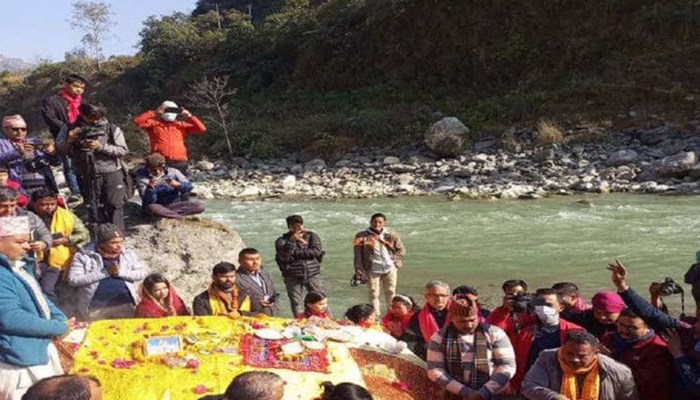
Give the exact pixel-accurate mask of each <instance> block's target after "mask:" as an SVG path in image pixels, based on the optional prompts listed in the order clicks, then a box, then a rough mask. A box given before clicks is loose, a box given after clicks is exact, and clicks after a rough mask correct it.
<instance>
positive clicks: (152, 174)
mask: <svg viewBox="0 0 700 400" xmlns="http://www.w3.org/2000/svg"><path fill="white" fill-rule="evenodd" d="M136 179H137V181H138V189H139V195H140V196H141V208H142V209H143V211H144V212H146V213H147V214H149V215H154V216H156V217H161V218H174V219H181V218H184V217H186V216H188V215H194V214H201V213H203V212H204V204H202V203H200V202H198V201H190V200H184V198H185V197H186V196H185V195H186V194H188V193H189V192H190V191H191V190H192V184H191V183H190V182H189V181H188V180H187V178H186V177H185V175H183V174H182V172H180V171H179V170H177V169H175V168H168V167H166V164H165V157H163V156H162V155H160V154H158V153H153V154H151V155H149V156H147V157H146V165H145V166H143V167H141V168H139V169H138V170H137V171H136Z"/></svg>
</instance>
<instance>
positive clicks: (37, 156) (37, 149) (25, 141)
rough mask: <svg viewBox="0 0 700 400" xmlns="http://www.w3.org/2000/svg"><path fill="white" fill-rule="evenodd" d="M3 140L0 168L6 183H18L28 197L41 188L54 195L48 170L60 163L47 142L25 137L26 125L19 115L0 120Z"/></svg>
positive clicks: (54, 151)
mask: <svg viewBox="0 0 700 400" xmlns="http://www.w3.org/2000/svg"><path fill="white" fill-rule="evenodd" d="M2 129H3V132H4V133H5V137H4V138H2V139H0V165H3V166H6V167H7V169H8V170H9V173H10V179H12V180H13V181H16V182H18V183H19V184H20V185H21V186H22V188H23V189H24V191H25V192H26V193H27V194H28V195H31V194H32V192H33V191H35V190H37V189H41V188H48V189H52V190H53V191H55V192H58V185H56V179H55V178H54V176H53V171H52V170H51V166H52V165H58V164H59V163H60V162H61V160H60V158H59V157H58V155H57V154H56V149H55V147H54V145H53V144H51V143H50V142H45V141H42V140H40V139H35V138H28V137H27V123H26V122H24V119H23V118H22V116H20V115H9V116H6V117H5V118H3V120H2Z"/></svg>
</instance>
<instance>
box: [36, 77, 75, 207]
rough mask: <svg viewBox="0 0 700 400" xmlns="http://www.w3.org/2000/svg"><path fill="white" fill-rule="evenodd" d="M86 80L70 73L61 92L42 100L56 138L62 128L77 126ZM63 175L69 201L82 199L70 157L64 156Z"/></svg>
mask: <svg viewBox="0 0 700 400" xmlns="http://www.w3.org/2000/svg"><path fill="white" fill-rule="evenodd" d="M85 84H86V80H85V78H83V77H82V76H80V75H77V74H70V75H68V76H67V77H66V79H65V80H64V81H63V88H62V89H61V91H60V92H58V93H56V94H53V95H51V96H48V97H46V98H45V99H44V100H43V101H42V102H41V116H42V117H43V118H44V121H45V122H46V125H48V127H49V132H51V135H53V138H54V140H55V139H56V138H57V137H58V133H59V132H61V130H66V131H70V130H71V129H73V127H74V126H75V123H76V121H77V120H78V115H79V114H80V113H79V111H78V109H79V107H80V105H81V104H82V103H83V92H84V91H85ZM61 161H62V162H63V175H64V176H65V177H66V183H67V184H68V188H69V189H70V192H71V193H72V196H71V197H70V198H69V199H68V200H69V201H80V200H81V197H80V188H79V186H78V178H77V177H76V176H75V173H74V172H73V166H72V164H71V160H70V157H68V156H63V157H62V160H61Z"/></svg>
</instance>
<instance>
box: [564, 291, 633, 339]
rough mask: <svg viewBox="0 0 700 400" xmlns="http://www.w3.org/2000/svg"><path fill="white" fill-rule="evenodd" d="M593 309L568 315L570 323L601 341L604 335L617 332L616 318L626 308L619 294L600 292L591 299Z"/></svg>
mask: <svg viewBox="0 0 700 400" xmlns="http://www.w3.org/2000/svg"><path fill="white" fill-rule="evenodd" d="M591 304H592V305H593V307H592V308H591V309H589V310H586V311H583V312H580V313H578V314H572V315H569V319H570V321H571V322H573V323H575V324H577V325H580V326H582V327H583V328H585V329H586V330H587V331H588V332H590V333H592V334H593V336H595V337H596V338H597V339H599V340H600V339H601V338H602V337H603V336H604V335H605V334H606V333H608V332H613V333H615V332H616V331H617V326H616V325H615V323H616V322H617V318H618V317H619V316H620V312H622V310H624V309H625V308H627V306H626V305H625V301H624V300H622V297H620V295H619V294H617V293H615V292H613V291H610V290H601V291H599V292H598V293H596V294H595V295H594V296H593V298H592V299H591Z"/></svg>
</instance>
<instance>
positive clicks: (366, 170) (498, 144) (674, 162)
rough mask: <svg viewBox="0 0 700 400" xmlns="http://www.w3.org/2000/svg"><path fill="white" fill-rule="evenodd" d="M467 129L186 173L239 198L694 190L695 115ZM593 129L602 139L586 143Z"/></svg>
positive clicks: (699, 170)
mask: <svg viewBox="0 0 700 400" xmlns="http://www.w3.org/2000/svg"><path fill="white" fill-rule="evenodd" d="M446 120H447V121H446ZM440 124H441V125H440ZM436 126H437V128H436ZM431 131H432V132H433V136H431ZM436 131H437V135H438V136H439V137H438V139H435V132H436ZM471 135H473V136H470V132H469V130H468V129H467V128H466V127H464V126H463V125H461V123H460V122H459V121H458V120H456V119H454V118H451V119H450V118H445V119H443V120H442V121H440V122H438V123H436V125H434V126H433V127H432V128H431V129H430V130H429V131H428V133H426V140H425V142H424V143H421V144H419V145H415V146H409V147H406V148H402V149H399V150H395V151H385V150H381V149H366V148H364V149H353V150H352V151H351V152H349V153H347V154H345V155H344V156H343V157H341V158H340V159H338V160H335V161H332V162H331V161H327V160H322V159H318V158H317V159H310V160H309V159H305V157H303V155H302V156H294V157H289V158H286V159H280V160H247V159H244V158H236V159H234V160H231V161H228V162H210V161H200V162H198V163H197V164H196V169H194V171H193V172H192V180H193V181H194V182H195V191H196V192H197V194H198V195H199V196H200V197H202V198H236V199H245V200H248V199H261V198H262V199H265V198H305V199H323V200H335V199H344V198H372V197H386V196H402V195H408V196H421V195H433V194H444V195H447V196H449V197H451V198H453V199H460V198H470V199H495V198H501V199H506V198H522V199H533V198H539V197H543V196H549V195H568V194H572V193H574V192H594V193H609V192H638V193H664V194H698V193H700V164H698V155H699V154H700V121H697V122H692V123H690V124H689V125H688V126H685V127H683V128H676V127H674V126H672V125H670V124H665V125H661V126H658V127H654V128H649V129H629V130H625V131H620V132H610V133H601V132H576V131H574V132H568V133H567V135H566V136H565V137H564V138H563V139H564V140H562V141H561V143H549V144H542V143H541V136H538V132H537V131H536V130H533V129H511V130H510V131H509V132H507V133H506V134H504V135H503V136H502V137H501V138H495V137H483V135H479V136H476V135H474V134H471ZM591 135H599V136H601V137H605V140H604V141H602V142H601V141H598V140H597V141H595V142H590V143H583V138H585V137H589V138H590V137H591ZM441 145H442V148H440V146H441ZM440 155H442V157H441V156H440Z"/></svg>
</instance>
